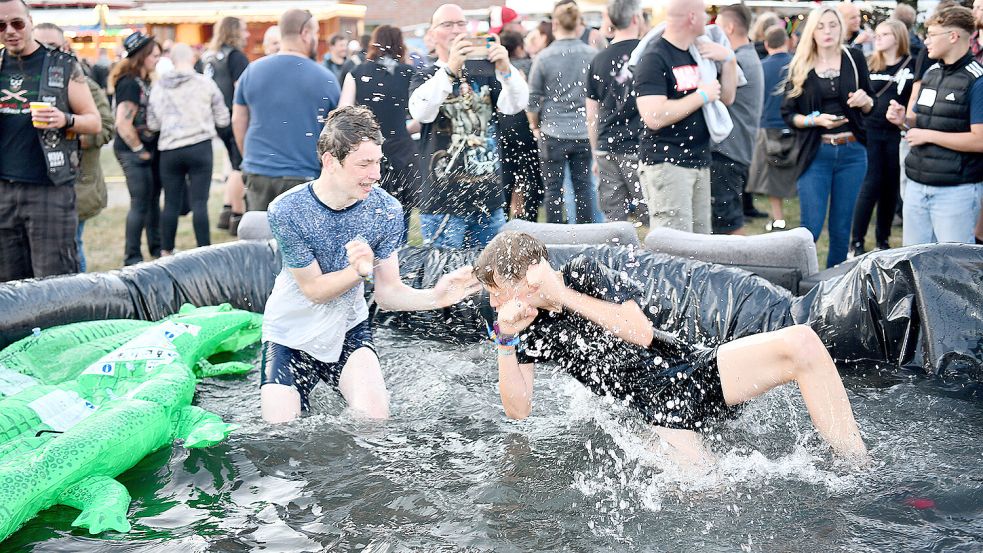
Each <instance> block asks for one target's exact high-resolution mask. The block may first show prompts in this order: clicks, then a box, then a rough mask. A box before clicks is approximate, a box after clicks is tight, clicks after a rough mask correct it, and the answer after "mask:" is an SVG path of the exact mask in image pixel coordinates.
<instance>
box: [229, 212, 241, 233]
mask: <svg viewBox="0 0 983 553" xmlns="http://www.w3.org/2000/svg"><path fill="white" fill-rule="evenodd" d="M241 220H242V213H232V214H230V215H229V234H231V235H232V236H239V221H241Z"/></svg>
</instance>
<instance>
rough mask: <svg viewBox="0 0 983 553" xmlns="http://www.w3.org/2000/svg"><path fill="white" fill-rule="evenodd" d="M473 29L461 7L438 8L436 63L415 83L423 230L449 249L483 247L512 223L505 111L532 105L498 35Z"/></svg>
mask: <svg viewBox="0 0 983 553" xmlns="http://www.w3.org/2000/svg"><path fill="white" fill-rule="evenodd" d="M474 27H475V22H469V21H468V20H467V19H466V18H465V17H464V11H463V10H462V9H461V7H460V6H457V5H455V4H444V5H442V6H440V7H438V8H437V10H436V11H435V12H434V14H433V18H432V19H431V26H430V31H429V36H430V39H431V41H432V42H433V45H434V48H435V50H436V54H437V61H436V62H435V63H434V64H433V65H431V66H429V67H426V68H424V69H420V70H419V71H418V72H417V73H416V74H415V75H414V76H413V79H412V81H411V83H410V102H409V110H410V115H412V116H413V118H414V119H416V120H417V121H419V122H420V123H422V124H423V127H422V129H421V131H420V137H421V139H420V151H421V154H422V159H423V160H426V161H425V163H426V165H425V166H424V170H423V173H424V174H423V187H422V190H421V194H420V230H421V232H422V234H423V238H424V240H425V241H427V242H428V243H431V244H434V245H436V246H441V247H446V248H462V247H466V246H484V245H485V244H487V243H488V242H489V241H490V240H491V239H492V237H493V236H495V234H496V233H497V232H498V229H499V228H501V226H502V225H503V224H505V213H504V211H503V209H502V206H503V205H504V204H505V199H504V186H503V181H502V173H501V164H500V163H499V155H498V140H497V137H496V132H495V129H496V128H497V126H498V114H500V113H501V114H505V115H514V114H516V113H519V112H521V111H522V110H523V109H525V107H526V104H527V103H528V101H529V87H528V85H527V84H526V81H525V79H523V76H522V73H520V72H519V71H518V70H516V69H515V68H514V67H512V65H511V64H510V63H509V56H508V52H507V51H506V50H505V48H504V47H503V46H502V45H500V44H499V43H498V41H497V40H494V38H491V37H489V38H487V39H486V38H478V37H475V36H474V34H473V30H474ZM475 39H476V40H475ZM466 60H469V61H468V62H467V63H465V61H466Z"/></svg>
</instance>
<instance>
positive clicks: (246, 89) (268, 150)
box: [232, 9, 341, 211]
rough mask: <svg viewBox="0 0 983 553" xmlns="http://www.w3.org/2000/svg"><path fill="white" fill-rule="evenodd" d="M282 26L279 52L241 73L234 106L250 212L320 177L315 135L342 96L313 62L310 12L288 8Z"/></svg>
mask: <svg viewBox="0 0 983 553" xmlns="http://www.w3.org/2000/svg"><path fill="white" fill-rule="evenodd" d="M279 28H280V35H281V38H280V50H279V51H278V52H277V53H276V54H275V55H271V56H266V57H265V58H262V59H260V60H257V61H256V62H254V63H251V64H250V65H249V66H248V67H247V68H246V70H245V71H243V72H242V75H240V76H239V82H238V84H237V85H236V89H235V99H234V100H233V104H232V132H233V134H234V135H235V140H236V144H237V145H238V146H239V151H240V152H241V153H242V175H243V180H244V182H245V188H246V209H247V210H248V211H266V208H267V206H269V204H270V202H271V201H273V198H276V197H277V196H279V195H280V194H281V193H283V192H286V191H287V190H290V189H291V188H293V187H295V186H297V185H298V184H301V183H304V182H309V181H312V180H314V179H315V178H316V177H317V175H318V174H320V172H321V162H320V160H319V159H318V156H317V153H316V152H317V137H318V136H319V135H320V134H321V128H322V127H323V126H324V119H325V117H327V116H328V113H329V112H330V111H331V110H333V109H334V108H335V106H337V105H338V98H339V97H340V96H341V89H340V88H339V86H338V81H337V80H336V79H335V77H334V74H333V73H331V71H329V70H328V69H327V68H326V67H325V66H323V65H321V64H320V63H318V62H317V61H315V59H316V57H317V40H318V22H317V19H315V18H314V16H313V15H311V12H309V11H307V10H298V9H290V10H287V11H285V12H284V13H283V15H282V16H280V21H279Z"/></svg>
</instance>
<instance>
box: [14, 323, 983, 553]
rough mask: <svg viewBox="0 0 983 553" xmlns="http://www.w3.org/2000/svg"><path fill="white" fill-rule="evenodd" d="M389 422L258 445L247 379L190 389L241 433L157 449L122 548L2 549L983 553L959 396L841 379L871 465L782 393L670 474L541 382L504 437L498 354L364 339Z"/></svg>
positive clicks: (96, 542)
mask: <svg viewBox="0 0 983 553" xmlns="http://www.w3.org/2000/svg"><path fill="white" fill-rule="evenodd" d="M376 344H377V345H378V347H379V349H380V351H381V352H382V364H383V370H384V371H385V373H386V379H387V383H388V386H389V388H390V391H391V395H392V405H391V408H392V420H390V421H387V422H384V423H372V422H367V421H364V420H359V419H357V418H354V417H352V416H351V414H350V413H348V412H347V411H345V409H344V403H343V401H342V400H341V399H340V398H339V397H338V396H336V394H334V393H333V392H331V391H330V390H327V389H325V388H324V387H323V385H322V386H321V387H319V388H318V391H317V392H316V393H315V401H314V407H313V409H312V413H313V414H311V415H310V416H307V417H304V418H303V419H302V420H300V421H297V422H295V423H292V424H289V425H284V426H278V427H273V428H271V427H268V426H266V425H264V424H263V422H262V420H261V419H260V417H259V394H258V388H257V386H258V379H259V377H258V374H257V373H256V372H254V373H252V374H251V375H250V376H248V377H247V378H223V379H213V380H209V381H206V382H203V383H202V384H201V385H200V386H199V393H198V396H197V399H196V403H197V404H198V405H200V406H201V407H203V408H205V409H209V410H211V411H214V412H216V413H218V414H220V415H221V416H222V417H223V418H225V419H226V420H227V421H232V422H237V423H239V424H240V425H241V428H240V429H239V431H237V432H236V433H234V434H233V435H232V437H231V438H230V439H229V440H228V441H227V442H226V443H223V444H220V445H218V446H215V447H212V448H208V449H201V450H185V449H183V448H180V447H175V448H165V449H163V450H161V451H158V452H156V453H154V454H151V455H150V456H148V457H147V458H146V459H144V460H143V461H142V462H141V463H140V464H138V465H137V466H136V467H134V468H133V469H131V470H130V471H128V472H126V473H125V474H123V475H122V476H121V477H120V478H119V480H120V481H121V482H123V484H125V485H126V487H127V488H128V489H129V491H130V494H131V495H132V497H133V503H132V506H131V509H130V520H131V522H132V524H133V530H132V532H130V533H128V534H112V533H107V534H104V535H100V536H96V537H90V536H88V535H87V534H85V533H83V532H80V531H78V530H74V531H73V530H71V529H70V528H71V527H70V524H71V521H72V520H73V519H74V518H75V517H76V516H77V514H78V511H75V510H73V509H69V508H66V507H56V508H54V509H50V510H48V511H45V512H44V513H42V514H41V515H39V516H38V517H37V518H35V519H34V520H32V521H31V522H29V523H28V524H27V525H26V526H25V527H24V528H22V529H21V530H20V531H19V532H18V533H16V534H14V535H13V536H11V537H10V538H9V539H8V540H7V541H6V542H4V543H2V544H0V550H5V549H8V548H9V549H10V550H25V549H29V550H31V549H32V550H34V551H78V550H81V549H85V550H100V549H105V550H110V549H111V550H112V551H117V552H118V551H155V552H157V551H182V552H183V551H206V550H207V551H241V550H247V549H252V550H265V551H320V550H322V549H330V550H333V551H370V552H390V551H422V550H425V551H495V552H506V551H789V552H797V551H802V552H808V553H816V552H819V551H823V552H825V551H915V550H917V551H980V550H981V548H983V475H981V470H980V469H981V467H983V444H981V443H980V440H979V434H980V429H981V428H983V409H981V407H980V403H979V401H978V399H977V398H975V397H973V395H972V394H971V393H968V392H967V390H966V389H965V388H963V387H960V386H948V387H947V386H945V385H942V384H940V383H938V382H937V381H934V380H928V379H923V378H917V377H914V376H905V377H890V378H884V377H878V376H876V375H875V374H873V373H872V374H868V375H866V376H855V377H854V376H851V377H849V378H847V388H848V389H849V390H850V397H851V400H852V401H853V406H854V410H855V411H856V414H857V419H858V421H859V423H860V427H861V430H862V432H863V434H864V438H865V440H866V442H867V444H868V447H870V449H871V453H872V455H873V459H874V460H873V462H872V464H871V465H870V466H868V467H865V468H861V469H858V468H856V467H851V466H849V465H845V464H843V463H841V462H838V461H836V460H834V459H833V458H832V457H831V455H830V453H829V451H828V450H827V449H826V448H825V447H824V446H823V444H822V443H821V441H820V440H819V438H818V435H817V434H816V433H815V432H814V431H812V427H811V424H810V422H809V419H808V415H807V414H806V412H805V409H804V406H803V404H802V402H801V400H800V398H799V397H798V392H797V390H795V389H794V388H789V387H786V388H784V389H780V390H775V391H773V392H771V393H769V394H767V395H766V396H765V397H763V398H762V399H761V400H760V401H757V402H755V403H754V404H752V405H750V406H748V407H747V408H745V409H743V410H742V412H741V414H740V416H739V417H738V418H737V419H735V420H733V421H728V422H726V423H724V424H723V425H721V427H720V429H719V435H718V437H717V439H715V440H714V442H713V446H712V447H713V449H714V451H715V452H717V453H718V455H719V457H720V463H719V468H718V470H717V471H716V472H714V473H711V474H707V475H692V474H680V473H679V472H678V471H676V470H672V469H671V468H670V467H668V466H667V465H666V464H665V463H664V462H663V460H662V459H661V457H660V455H659V454H658V452H657V451H655V448H654V447H653V445H652V442H651V433H650V432H649V431H648V430H647V429H646V428H645V426H644V425H643V424H641V423H640V422H639V420H638V419H636V418H634V417H633V416H631V414H630V413H627V412H625V411H624V410H622V409H620V408H618V407H616V406H612V405H609V404H608V403H607V402H606V401H605V400H604V399H603V398H598V397H596V396H593V395H592V394H590V393H589V392H587V391H586V389H584V388H583V387H582V386H581V385H580V384H578V383H577V382H575V381H574V380H573V379H572V378H570V377H567V376H564V375H561V374H554V373H551V372H549V371H547V370H541V371H539V372H538V373H537V381H536V402H535V409H534V413H533V416H531V417H530V418H529V419H527V420H525V421H520V422H515V421H509V420H507V419H506V418H505V416H504V414H503V412H502V408H501V406H500V404H499V400H498V391H497V386H496V382H497V381H496V378H497V369H496V367H495V364H494V356H493V352H492V351H491V350H490V348H489V347H487V346H484V345H480V346H479V345H474V346H455V345H450V344H444V343H440V342H434V341H419V340H414V339H412V338H409V337H408V336H407V335H405V334H401V333H397V332H395V331H391V330H385V329H382V330H377V331H376Z"/></svg>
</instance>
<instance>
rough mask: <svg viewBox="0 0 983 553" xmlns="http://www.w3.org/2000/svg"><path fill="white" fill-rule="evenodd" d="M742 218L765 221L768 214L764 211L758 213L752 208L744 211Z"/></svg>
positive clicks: (757, 210)
mask: <svg viewBox="0 0 983 553" xmlns="http://www.w3.org/2000/svg"><path fill="white" fill-rule="evenodd" d="M744 216H745V217H748V218H751V219H767V218H768V214H767V213H765V212H764V211H760V210H759V209H757V208H754V207H752V208H751V209H745V210H744Z"/></svg>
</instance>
